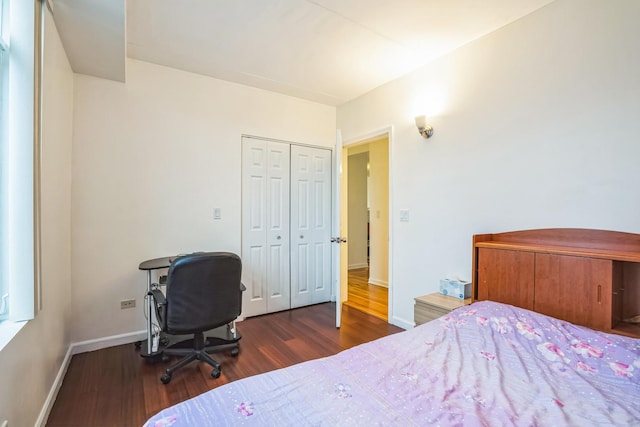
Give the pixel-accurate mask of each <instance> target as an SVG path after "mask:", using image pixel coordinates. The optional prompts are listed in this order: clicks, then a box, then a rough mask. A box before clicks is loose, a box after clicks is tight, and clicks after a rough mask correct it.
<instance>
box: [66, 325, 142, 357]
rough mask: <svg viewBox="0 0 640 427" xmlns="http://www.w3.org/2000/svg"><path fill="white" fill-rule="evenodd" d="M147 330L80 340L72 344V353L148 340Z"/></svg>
mask: <svg viewBox="0 0 640 427" xmlns="http://www.w3.org/2000/svg"><path fill="white" fill-rule="evenodd" d="M146 339H147V331H146V330H145V331H135V332H129V333H126V334H120V335H112V336H110V337H104V338H97V339H94V340H87V341H80V342H76V343H73V344H71V354H72V355H73V354H79V353H86V352H88V351H95V350H102V349H103V348H107V347H114V346H116V345H122V344H129V343H134V342H136V341H141V340H146Z"/></svg>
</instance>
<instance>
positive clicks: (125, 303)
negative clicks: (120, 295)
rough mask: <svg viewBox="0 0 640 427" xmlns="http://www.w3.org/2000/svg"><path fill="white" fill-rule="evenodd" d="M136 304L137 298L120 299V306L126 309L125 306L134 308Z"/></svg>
mask: <svg viewBox="0 0 640 427" xmlns="http://www.w3.org/2000/svg"><path fill="white" fill-rule="evenodd" d="M135 306H136V300H134V299H127V300H124V301H120V308H121V309H125V308H133V307H135Z"/></svg>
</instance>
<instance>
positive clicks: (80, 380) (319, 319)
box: [47, 303, 402, 427]
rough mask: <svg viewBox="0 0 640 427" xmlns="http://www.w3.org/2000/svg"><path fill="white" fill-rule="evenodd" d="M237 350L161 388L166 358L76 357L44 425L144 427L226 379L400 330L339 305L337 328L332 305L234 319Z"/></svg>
mask: <svg viewBox="0 0 640 427" xmlns="http://www.w3.org/2000/svg"><path fill="white" fill-rule="evenodd" d="M238 330H239V331H240V333H241V334H242V340H241V341H240V349H241V350H240V354H239V355H238V356H237V357H232V356H230V355H229V352H224V353H217V354H214V356H213V357H214V358H215V359H216V360H218V362H220V364H221V365H222V376H221V377H220V378H218V379H213V378H211V376H210V375H209V373H210V372H211V368H210V367H209V366H208V365H206V364H204V363H195V362H194V363H192V364H190V365H188V366H186V367H184V368H183V369H181V370H178V371H176V372H175V374H174V375H173V378H172V380H171V382H170V383H169V384H167V385H164V384H162V383H161V382H160V376H161V375H162V373H163V371H164V369H166V367H167V366H168V365H167V364H166V363H161V362H159V363H156V364H150V363H147V362H146V361H145V359H143V358H142V357H140V355H139V354H138V351H137V350H136V349H135V346H134V345H133V344H127V345H121V346H116V347H110V348H106V349H102V350H97V351H92V352H88V353H81V354H77V355H75V356H73V358H72V359H71V363H70V365H69V368H68V370H67V374H66V375H65V378H64V381H63V384H62V386H61V388H60V391H59V393H58V397H57V399H56V401H55V404H54V406H53V408H52V410H51V414H50V415H49V419H48V422H47V426H50V427H58V426H60V427H61V426H65V427H67V426H83V427H91V426H138V427H140V426H142V425H143V423H144V422H145V421H146V420H147V419H148V418H149V417H151V416H152V415H154V414H155V413H157V412H158V411H160V410H161V409H163V408H166V407H168V406H171V405H174V404H176V403H179V402H182V401H184V400H186V399H189V398H191V397H195V396H197V395H198V394H200V393H203V392H205V391H207V390H210V389H213V388H216V387H218V386H220V385H223V384H226V383H228V382H231V381H234V380H237V379H240V378H245V377H248V376H250V375H255V374H260V373H263V372H267V371H271V370H274V369H278V368H284V367H286V366H290V365H293V364H295V363H299V362H303V361H306V360H311V359H316V358H319V357H325V356H329V355H332V354H335V353H338V352H339V351H341V350H344V349H346V348H349V347H353V346H355V345H358V344H361V343H363V342H367V341H372V340H374V339H377V338H380V337H383V336H386V335H390V334H393V333H396V332H399V331H402V329H400V328H398V327H396V326H393V325H390V324H388V323H387V322H385V321H383V320H381V319H379V318H376V317H374V316H371V315H367V314H366V313H363V312H362V311H360V310H355V309H353V308H351V307H348V306H344V307H343V309H342V325H341V328H340V329H337V328H336V327H335V303H324V304H318V305H313V306H309V307H303V308H298V309H295V310H290V311H282V312H279V313H273V314H267V315H263V316H257V317H252V318H249V319H246V320H244V321H242V322H239V323H238Z"/></svg>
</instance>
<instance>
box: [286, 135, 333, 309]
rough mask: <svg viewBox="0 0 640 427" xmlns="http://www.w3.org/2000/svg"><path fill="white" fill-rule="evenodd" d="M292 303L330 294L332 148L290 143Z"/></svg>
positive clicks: (311, 301)
mask: <svg viewBox="0 0 640 427" xmlns="http://www.w3.org/2000/svg"><path fill="white" fill-rule="evenodd" d="M291 212H292V217H291V245H292V253H291V278H292V282H291V306H292V307H300V306H303V305H308V304H315V303H318V302H324V301H329V299H330V297H331V277H330V272H331V247H330V239H331V151H330V150H324V149H318V148H311V147H303V146H296V145H294V146H291Z"/></svg>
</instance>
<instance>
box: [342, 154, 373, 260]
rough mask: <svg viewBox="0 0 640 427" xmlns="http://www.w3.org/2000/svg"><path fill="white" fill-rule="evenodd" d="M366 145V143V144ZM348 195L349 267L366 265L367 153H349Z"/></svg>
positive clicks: (367, 211)
mask: <svg viewBox="0 0 640 427" xmlns="http://www.w3.org/2000/svg"><path fill="white" fill-rule="evenodd" d="M367 146H368V145H367ZM348 159H349V165H348V167H347V168H346V170H347V171H348V174H349V176H348V180H347V182H348V184H347V185H348V190H347V191H348V195H349V198H348V200H349V204H348V207H347V208H348V212H349V225H348V228H347V229H348V230H349V235H348V236H347V242H348V245H347V247H348V248H349V249H348V250H349V266H348V268H349V269H352V268H363V267H368V265H369V264H368V261H367V245H368V241H367V223H368V222H369V209H368V207H367V163H368V162H369V153H368V152H364V153H359V154H353V155H349V157H348Z"/></svg>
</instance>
